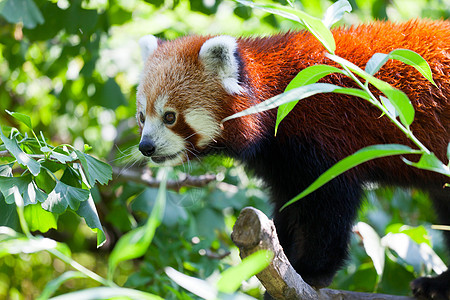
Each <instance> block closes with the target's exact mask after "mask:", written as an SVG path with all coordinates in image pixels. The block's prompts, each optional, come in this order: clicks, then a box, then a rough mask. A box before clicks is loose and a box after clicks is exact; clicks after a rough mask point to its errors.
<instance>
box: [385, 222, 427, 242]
mask: <svg viewBox="0 0 450 300" xmlns="http://www.w3.org/2000/svg"><path fill="white" fill-rule="evenodd" d="M386 233H404V234H406V235H407V236H409V237H410V238H411V239H412V240H413V241H415V242H416V243H417V244H422V243H425V244H427V245H428V246H430V247H431V246H432V245H431V236H430V234H429V233H428V231H427V229H426V228H425V227H424V226H417V227H412V226H408V225H404V224H401V223H395V224H391V225H389V226H388V227H387V228H386Z"/></svg>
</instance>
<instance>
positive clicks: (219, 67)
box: [137, 20, 450, 299]
mask: <svg viewBox="0 0 450 300" xmlns="http://www.w3.org/2000/svg"><path fill="white" fill-rule="evenodd" d="M332 32H333V35H334V38H335V40H336V49H337V50H336V54H337V55H338V56H341V57H343V58H345V59H347V60H349V61H351V62H353V63H355V64H356V65H358V66H360V67H362V68H363V67H364V66H365V64H366V63H367V61H368V60H369V59H370V57H371V56H372V55H373V54H375V53H377V52H378V53H389V52H390V51H392V50H393V49H397V48H404V49H410V50H413V51H415V52H417V53H418V54H420V55H421V56H422V57H423V58H424V59H425V60H427V62H428V63H429V65H430V67H431V70H432V72H433V78H434V81H435V83H436V86H433V85H432V84H431V83H430V82H429V81H427V80H426V79H425V78H424V77H422V75H420V73H419V72H417V71H416V70H415V69H414V68H413V67H411V66H407V65H405V64H403V63H401V62H396V61H389V62H388V63H386V64H385V65H384V66H383V68H381V69H380V70H379V71H378V72H377V73H376V74H375V76H376V77H378V78H379V79H381V80H384V81H386V82H388V83H390V84H391V85H392V86H394V87H396V88H398V89H400V90H402V91H403V92H405V93H406V94H407V95H408V97H409V98H410V99H411V102H412V104H413V106H414V108H415V110H416V115H415V120H414V122H413V123H412V125H411V128H412V131H413V133H414V134H415V135H416V137H417V138H418V139H419V140H420V141H422V142H423V143H424V144H425V146H426V147H428V149H430V150H431V151H432V152H434V153H435V154H436V156H437V157H438V158H439V159H440V160H441V161H442V162H444V163H445V164H448V158H447V152H446V151H447V145H448V143H449V141H450V22H448V21H420V20H414V21H409V22H406V23H389V22H374V23H371V24H368V25H360V26H355V27H350V28H345V29H344V28H338V29H335V30H333V31H332ZM140 45H141V48H142V55H143V58H144V62H145V66H144V71H143V74H142V78H141V81H140V84H139V86H138V90H137V121H138V124H139V127H140V131H141V141H140V143H139V149H140V151H141V152H142V153H143V155H145V156H148V157H150V159H151V160H152V161H153V163H155V164H158V165H162V164H168V165H176V164H182V163H184V162H187V161H189V160H191V159H197V158H201V157H202V156H205V155H209V154H213V153H217V152H220V153H224V154H226V155H229V156H231V157H234V158H236V159H238V160H240V161H242V162H243V163H244V164H245V165H246V166H247V167H248V168H249V169H250V170H252V171H253V172H254V174H256V176H258V177H260V178H261V179H262V180H263V181H264V182H265V184H266V185H267V188H268V190H269V192H270V195H271V198H272V200H273V203H274V222H275V226H276V228H277V232H278V235H279V239H280V242H281V245H282V246H283V249H284V252H285V253H286V255H287V256H288V258H289V260H290V262H291V264H292V265H293V266H294V268H295V269H296V270H297V272H298V273H299V274H300V275H301V276H302V277H303V278H304V279H305V281H306V282H308V283H309V284H311V285H313V286H315V287H318V288H321V287H325V286H327V285H329V284H330V282H331V281H332V279H333V276H334V275H335V273H336V272H337V270H338V269H339V268H340V267H342V266H343V265H344V263H345V259H346V258H347V256H348V242H349V238H350V233H351V228H352V222H353V221H354V219H355V217H356V213H357V210H358V208H359V206H360V203H361V195H362V185H363V184H364V183H366V182H377V183H379V184H385V185H397V186H403V187H417V188H421V189H424V190H425V191H427V192H428V193H429V194H430V197H431V198H432V200H433V203H434V205H435V208H436V211H437V214H438V217H439V221H440V223H442V224H446V225H450V189H448V188H444V185H445V183H446V182H448V181H449V179H448V178H447V177H444V176H442V175H439V174H437V173H433V172H430V171H423V170H419V169H416V168H413V167H410V166H407V165H406V164H405V163H404V162H403V161H402V160H401V158H400V157H398V156H393V157H389V158H382V159H376V160H373V161H370V162H367V163H365V164H362V165H360V166H358V167H356V168H354V169H352V170H350V171H348V172H346V173H344V174H343V175H341V176H339V177H337V178H335V179H333V180H332V181H331V182H329V183H328V184H326V185H325V186H323V187H322V188H321V189H319V190H317V191H316V192H314V193H312V194H310V195H309V196H307V197H306V198H304V199H302V200H301V201H299V202H297V203H295V204H294V205H291V206H289V207H288V208H287V209H284V210H282V211H281V212H280V211H279V209H280V208H281V206H283V204H285V203H286V202H287V201H288V200H290V199H291V198H293V197H294V196H296V195H297V194H298V193H299V192H301V191H302V190H303V189H304V188H306V187H307V186H308V185H309V184H310V183H311V182H312V181H314V180H315V179H316V178H317V177H318V176H319V175H320V174H321V173H323V172H324V171H325V170H327V169H328V168H329V167H330V166H332V165H333V164H335V163H336V162H337V161H339V160H340V159H342V158H344V157H346V156H348V155H350V154H352V153H354V152H356V151H357V150H359V149H361V148H363V147H366V146H369V145H374V144H386V143H397V144H405V145H409V146H411V147H414V145H413V144H412V143H411V142H410V141H409V139H408V138H407V137H405V135H404V134H403V133H402V132H401V131H400V130H399V129H398V128H396V127H395V126H394V125H393V124H391V122H390V121H389V120H388V118H387V117H385V116H381V114H380V112H379V111H378V110H377V109H376V108H374V107H372V106H371V105H370V104H368V103H367V102H366V101H364V100H362V99H359V98H355V97H352V96H344V95H341V94H319V95H315V96H313V97H310V98H308V99H305V100H302V101H300V102H299V103H298V104H297V105H296V107H295V108H294V110H293V111H292V112H291V113H290V114H289V115H288V116H287V117H286V118H285V119H284V120H283V121H282V122H281V124H280V127H279V129H278V133H277V135H276V136H275V135H274V126H275V119H276V110H270V111H266V112H262V113H258V114H253V115H249V116H245V117H242V118H238V119H233V120H230V121H227V122H225V123H224V124H223V127H222V126H221V120H223V119H224V118H226V117H228V116H230V115H232V114H234V113H236V112H239V111H242V110H244V109H246V108H249V107H251V106H253V105H255V104H257V103H260V102H262V101H264V100H266V99H269V98H271V97H273V96H275V95H277V94H280V93H282V92H283V91H284V89H285V88H286V86H287V85H288V83H289V82H290V81H291V80H292V79H293V78H294V76H295V75H296V74H297V73H298V72H299V71H301V70H302V69H304V68H306V67H308V66H311V65H314V64H332V62H331V61H330V60H329V59H328V58H327V57H326V56H325V53H326V51H325V49H324V48H323V46H322V45H321V44H320V43H319V42H318V41H317V40H316V39H315V38H314V37H313V36H312V35H311V34H310V33H308V32H305V31H299V32H288V33H284V34H278V35H274V36H269V37H258V38H234V37H230V36H187V37H182V38H179V39H176V40H173V41H162V40H159V39H157V38H155V37H153V36H146V37H144V38H142V39H141V40H140ZM321 82H327V83H332V84H336V85H340V86H344V87H356V86H355V85H354V83H353V82H352V81H351V80H349V79H348V78H346V77H344V76H342V75H340V74H333V75H329V76H327V77H325V78H324V79H322V81H321ZM408 158H410V157H408ZM411 159H414V157H413V156H411ZM444 234H445V238H446V242H447V245H448V247H449V249H450V232H445V233H444ZM411 287H412V289H413V293H414V294H415V295H416V296H422V297H425V298H432V297H434V298H433V299H450V271H446V272H444V273H442V274H440V275H438V276H436V277H434V278H419V279H416V280H415V281H413V282H412V283H411ZM269 297H270V296H267V298H268V299H269Z"/></svg>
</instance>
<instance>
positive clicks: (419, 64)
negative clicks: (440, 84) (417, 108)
mask: <svg viewBox="0 0 450 300" xmlns="http://www.w3.org/2000/svg"><path fill="white" fill-rule="evenodd" d="M389 58H392V59H396V60H399V61H401V62H403V63H405V64H407V65H410V66H413V67H414V68H415V69H416V70H417V71H419V72H420V74H422V75H423V76H424V77H425V78H426V79H428V80H429V81H430V82H431V83H432V84H434V85H436V83H435V82H434V80H433V74H432V73H431V68H430V66H429V65H428V63H427V61H426V60H425V59H424V58H423V57H422V56H420V55H419V54H418V53H416V52H414V51H411V50H408V49H395V50H393V51H391V52H390V53H389Z"/></svg>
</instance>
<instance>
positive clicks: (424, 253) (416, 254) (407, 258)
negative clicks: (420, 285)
mask: <svg viewBox="0 0 450 300" xmlns="http://www.w3.org/2000/svg"><path fill="white" fill-rule="evenodd" d="M381 243H382V245H383V246H385V247H388V248H390V249H392V250H394V251H395V252H396V253H397V255H398V256H399V257H400V258H401V259H402V260H403V261H404V262H405V263H407V264H408V265H410V266H412V267H414V270H415V272H416V273H417V274H420V273H421V271H422V270H423V268H424V266H425V269H426V270H428V272H429V271H431V270H434V271H435V272H436V273H437V274H441V273H442V272H444V271H445V270H447V266H446V265H445V264H444V262H443V261H442V260H441V259H440V258H439V256H438V255H437V254H436V253H435V252H434V251H433V249H431V247H430V246H428V245H427V244H425V243H422V244H420V245H419V244H417V243H416V242H414V241H413V240H412V239H411V238H410V237H409V236H407V235H406V234H404V233H388V234H387V235H386V236H384V237H383V238H382V239H381Z"/></svg>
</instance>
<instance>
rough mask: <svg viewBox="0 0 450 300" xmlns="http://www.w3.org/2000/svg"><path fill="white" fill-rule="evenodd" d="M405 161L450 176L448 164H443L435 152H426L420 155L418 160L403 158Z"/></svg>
mask: <svg viewBox="0 0 450 300" xmlns="http://www.w3.org/2000/svg"><path fill="white" fill-rule="evenodd" d="M403 161H404V162H405V163H406V164H408V165H410V166H413V167H416V168H419V169H424V170H429V171H433V172H437V173H441V174H443V175H447V176H449V177H450V169H449V167H448V166H447V165H445V164H443V163H442V162H441V161H440V160H439V158H437V157H436V155H434V153H424V154H422V156H421V157H420V160H419V161H418V162H416V163H415V162H412V161H409V160H407V159H406V158H403Z"/></svg>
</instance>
